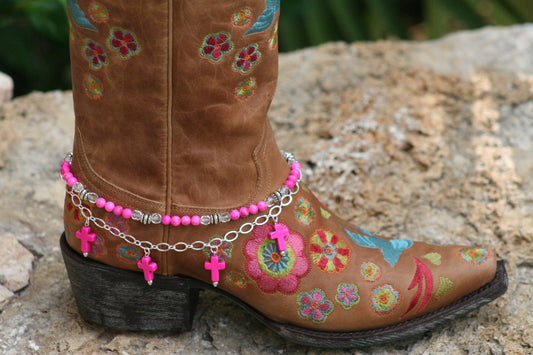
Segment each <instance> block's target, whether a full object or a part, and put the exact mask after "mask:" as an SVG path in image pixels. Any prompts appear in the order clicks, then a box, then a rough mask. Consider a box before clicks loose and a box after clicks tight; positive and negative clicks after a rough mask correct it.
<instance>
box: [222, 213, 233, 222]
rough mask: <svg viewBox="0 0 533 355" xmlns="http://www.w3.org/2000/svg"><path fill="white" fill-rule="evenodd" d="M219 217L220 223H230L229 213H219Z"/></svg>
mask: <svg viewBox="0 0 533 355" xmlns="http://www.w3.org/2000/svg"><path fill="white" fill-rule="evenodd" d="M219 217H220V222H222V223H228V222H229V221H231V215H230V214H229V212H224V213H221V214H220V215H219Z"/></svg>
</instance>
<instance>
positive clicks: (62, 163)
mask: <svg viewBox="0 0 533 355" xmlns="http://www.w3.org/2000/svg"><path fill="white" fill-rule="evenodd" d="M64 166H70V164H69V163H68V161H62V162H61V167H64Z"/></svg>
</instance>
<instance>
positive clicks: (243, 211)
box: [239, 207, 250, 217]
mask: <svg viewBox="0 0 533 355" xmlns="http://www.w3.org/2000/svg"><path fill="white" fill-rule="evenodd" d="M239 213H240V214H241V217H248V215H249V214H250V212H249V211H248V209H247V208H246V207H241V209H240V210H239Z"/></svg>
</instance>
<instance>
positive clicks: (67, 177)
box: [63, 173, 74, 181]
mask: <svg viewBox="0 0 533 355" xmlns="http://www.w3.org/2000/svg"><path fill="white" fill-rule="evenodd" d="M72 177H74V175H72V174H71V173H66V174H63V179H65V181H67V180H68V179H70V178H72Z"/></svg>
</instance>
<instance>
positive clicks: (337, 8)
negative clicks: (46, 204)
mask: <svg viewBox="0 0 533 355" xmlns="http://www.w3.org/2000/svg"><path fill="white" fill-rule="evenodd" d="M148 1H159V0H148ZM191 1H193V0H191ZM213 1H215V0H213ZM218 1H230V0H218ZM281 12H282V16H281V18H280V27H279V35H280V39H279V46H280V50H281V51H291V50H295V49H298V48H303V47H307V46H313V45H318V44H320V43H324V42H328V41H346V42H353V41H368V40H378V39H383V38H387V39H391V38H392V39H414V40H423V39H432V38H438V37H441V36H443V35H445V34H446V33H449V32H451V31H456V30H461V29H470V28H478V27H481V26H485V25H509V24H514V23H523V22H531V21H533V1H531V0H281ZM68 37H69V36H68V20H67V16H66V12H65V0H0V71H3V72H6V73H8V74H9V75H11V76H12V77H13V78H14V80H15V93H16V94H19V95H20V94H23V93H26V92H29V91H31V90H43V91H44V90H51V89H57V88H59V89H66V88H69V87H70V69H69V63H68Z"/></svg>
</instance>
